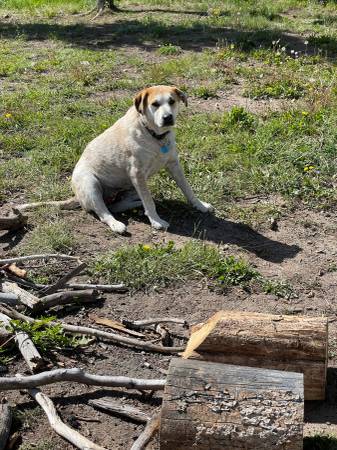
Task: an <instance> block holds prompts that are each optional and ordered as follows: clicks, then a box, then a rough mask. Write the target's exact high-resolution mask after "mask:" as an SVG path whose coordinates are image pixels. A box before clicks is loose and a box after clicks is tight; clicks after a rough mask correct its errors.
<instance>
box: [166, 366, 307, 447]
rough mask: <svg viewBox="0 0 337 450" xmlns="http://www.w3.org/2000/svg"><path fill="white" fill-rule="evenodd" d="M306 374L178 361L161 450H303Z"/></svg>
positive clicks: (169, 386)
mask: <svg viewBox="0 0 337 450" xmlns="http://www.w3.org/2000/svg"><path fill="white" fill-rule="evenodd" d="M303 414H304V403H303V375H302V374H298V373H291V372H281V371H276V370H265V369H257V368H251V367H240V366H232V365H226V364H218V363H211V362H206V361H195V360H182V359H173V360H172V361H171V364H170V369H169V374H168V378H167V384H166V387H165V391H164V397H163V406H162V414H161V429H160V450H172V449H174V450H190V449H193V448H195V449H198V450H209V449H212V450H220V449H221V450H257V449H259V450H263V449H265V450H270V449H273V450H281V449H282V450H302V445H303Z"/></svg>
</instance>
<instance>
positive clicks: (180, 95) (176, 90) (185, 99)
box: [174, 87, 187, 106]
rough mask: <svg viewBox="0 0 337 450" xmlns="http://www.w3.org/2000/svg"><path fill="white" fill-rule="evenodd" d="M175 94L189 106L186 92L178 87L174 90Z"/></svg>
mask: <svg viewBox="0 0 337 450" xmlns="http://www.w3.org/2000/svg"><path fill="white" fill-rule="evenodd" d="M174 92H175V93H176V94H177V95H178V97H179V99H180V100H181V101H182V102H184V103H185V105H186V106H187V95H186V94H185V92H183V91H181V90H180V89H178V88H176V87H175V88H174Z"/></svg>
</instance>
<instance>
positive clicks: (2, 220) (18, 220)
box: [0, 213, 27, 230]
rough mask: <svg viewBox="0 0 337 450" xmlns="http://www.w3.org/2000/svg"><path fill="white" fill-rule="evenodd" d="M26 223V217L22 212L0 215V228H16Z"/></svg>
mask: <svg viewBox="0 0 337 450" xmlns="http://www.w3.org/2000/svg"><path fill="white" fill-rule="evenodd" d="M26 224H27V217H26V216H23V215H22V214H20V213H19V214H12V215H10V216H6V217H3V216H0V230H18V229H20V228H23V227H24V226H25V225H26Z"/></svg>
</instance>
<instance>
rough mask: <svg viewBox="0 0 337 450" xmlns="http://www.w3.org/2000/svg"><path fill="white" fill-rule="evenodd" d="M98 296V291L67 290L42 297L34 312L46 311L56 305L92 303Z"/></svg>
mask: <svg viewBox="0 0 337 450" xmlns="http://www.w3.org/2000/svg"><path fill="white" fill-rule="evenodd" d="M96 298H97V292H96V291H94V290H90V291H65V292H56V293H55V294H50V295H46V296H45V297H41V298H40V301H39V304H38V305H37V306H36V307H35V308H34V312H37V311H45V310H47V309H49V308H53V307H54V306H61V305H67V304H68V303H76V302H80V303H92V302H93V301H95V299H96Z"/></svg>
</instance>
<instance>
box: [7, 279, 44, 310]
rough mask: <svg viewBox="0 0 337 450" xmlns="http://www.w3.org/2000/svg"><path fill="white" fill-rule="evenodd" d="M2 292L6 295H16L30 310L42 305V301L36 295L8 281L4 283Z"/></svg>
mask: <svg viewBox="0 0 337 450" xmlns="http://www.w3.org/2000/svg"><path fill="white" fill-rule="evenodd" d="M2 291H3V292H4V293H5V294H14V295H16V296H17V297H18V299H19V302H20V303H22V304H23V305H25V306H28V308H30V309H34V308H35V307H37V306H38V304H39V303H40V299H39V298H38V297H35V295H33V294H31V293H30V292H27V291H25V290H24V289H22V288H20V287H19V286H18V285H17V284H16V283H9V282H8V281H5V282H4V283H2Z"/></svg>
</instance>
